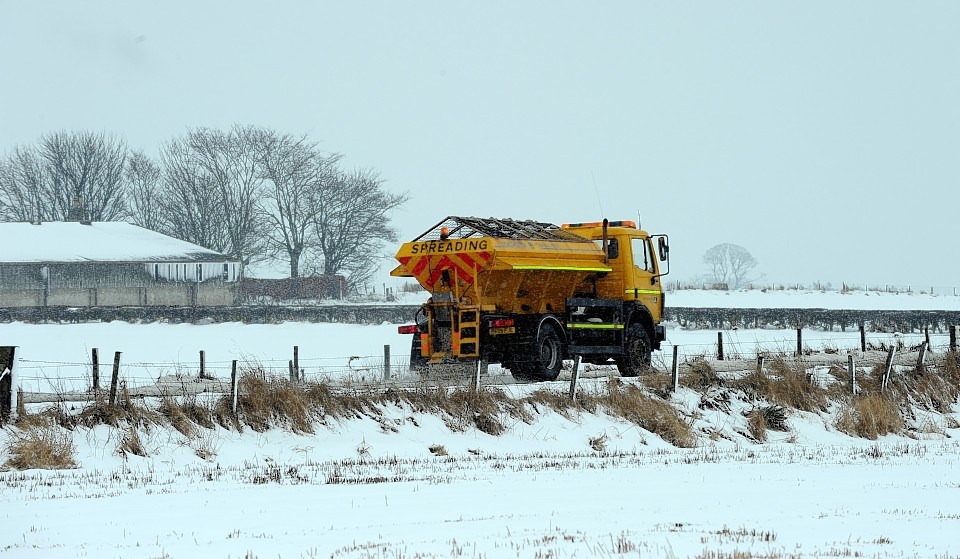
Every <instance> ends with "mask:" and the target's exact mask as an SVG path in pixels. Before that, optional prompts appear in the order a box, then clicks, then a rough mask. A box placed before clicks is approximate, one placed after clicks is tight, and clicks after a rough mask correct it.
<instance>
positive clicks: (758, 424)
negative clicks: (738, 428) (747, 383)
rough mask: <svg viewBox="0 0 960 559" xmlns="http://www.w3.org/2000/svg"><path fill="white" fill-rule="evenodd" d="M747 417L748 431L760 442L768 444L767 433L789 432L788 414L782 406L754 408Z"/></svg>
mask: <svg viewBox="0 0 960 559" xmlns="http://www.w3.org/2000/svg"><path fill="white" fill-rule="evenodd" d="M744 415H746V416H747V429H748V430H749V431H750V436H752V437H753V438H754V439H755V440H757V441H758V442H761V443H762V442H766V440H767V431H768V430H770V431H787V430H788V429H787V413H786V410H784V409H783V408H782V407H780V406H764V407H762V408H753V409H752V410H750V411H749V412H746V413H745V414H744Z"/></svg>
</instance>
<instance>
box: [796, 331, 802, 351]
mask: <svg viewBox="0 0 960 559" xmlns="http://www.w3.org/2000/svg"><path fill="white" fill-rule="evenodd" d="M802 355H803V329H802V328H797V357H801V356H802Z"/></svg>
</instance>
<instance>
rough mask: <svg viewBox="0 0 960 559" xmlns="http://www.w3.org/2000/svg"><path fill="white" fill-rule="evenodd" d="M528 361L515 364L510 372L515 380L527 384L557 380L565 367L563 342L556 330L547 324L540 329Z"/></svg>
mask: <svg viewBox="0 0 960 559" xmlns="http://www.w3.org/2000/svg"><path fill="white" fill-rule="evenodd" d="M527 359H528V360H526V361H520V362H517V363H514V364H513V365H514V366H513V368H511V369H510V372H511V373H512V374H513V377H514V378H515V379H517V380H521V381H526V382H530V381H534V382H538V381H550V380H557V377H559V376H560V369H561V368H562V367H563V341H562V340H561V338H560V334H559V333H558V332H557V329H556V328H554V327H553V326H550V325H547V324H545V325H543V326H542V327H541V328H540V331H539V332H537V338H536V340H534V343H533V347H532V351H531V352H530V355H529V357H528V358H527Z"/></svg>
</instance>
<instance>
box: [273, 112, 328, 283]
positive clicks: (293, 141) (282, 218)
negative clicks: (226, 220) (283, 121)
mask: <svg viewBox="0 0 960 559" xmlns="http://www.w3.org/2000/svg"><path fill="white" fill-rule="evenodd" d="M255 137H256V146H257V160H258V162H259V164H260V167H261V169H262V172H263V176H264V178H265V179H266V182H267V185H266V191H267V194H266V195H265V196H264V203H263V208H264V215H265V217H266V220H267V222H268V223H269V225H270V228H269V232H268V240H269V242H270V245H271V246H270V248H271V250H272V251H273V252H274V253H275V254H280V255H283V256H284V257H285V258H286V259H287V260H288V262H289V263H290V277H292V278H295V277H299V276H300V260H301V257H302V256H303V254H304V251H305V250H306V249H307V247H308V245H309V243H310V242H311V240H312V238H313V236H312V234H311V231H310V227H311V225H312V224H313V221H314V218H315V217H316V213H317V211H319V206H318V205H317V204H311V203H310V201H311V195H312V193H313V192H316V191H323V190H325V189H326V186H325V185H326V184H328V183H329V182H330V181H331V179H332V178H333V177H334V176H335V168H336V167H335V166H336V164H337V162H338V161H339V159H340V156H339V155H329V156H324V155H322V154H321V153H320V151H319V150H318V148H317V145H316V144H315V143H314V142H311V141H310V140H309V139H308V138H307V136H305V135H304V136H292V135H290V134H281V133H278V132H275V131H272V130H264V129H260V130H258V131H257V134H256V136H255Z"/></svg>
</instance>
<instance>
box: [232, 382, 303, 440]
mask: <svg viewBox="0 0 960 559" xmlns="http://www.w3.org/2000/svg"><path fill="white" fill-rule="evenodd" d="M238 392H239V396H238V398H237V410H238V414H239V415H240V416H241V417H242V418H243V421H244V422H245V423H246V424H247V425H249V426H250V428H251V429H253V430H254V431H258V432H263V431H266V430H268V429H269V428H270V427H271V426H273V424H274V423H275V422H276V423H280V424H285V425H287V426H289V427H290V430H291V431H293V432H294V433H313V421H312V415H311V413H310V401H309V399H308V397H307V392H306V391H305V390H303V389H302V388H301V387H299V386H297V385H296V384H294V383H292V382H290V380H288V379H285V378H280V377H275V376H271V375H268V374H267V373H266V372H265V371H263V370H262V369H255V370H251V371H247V372H244V373H243V374H242V375H241V377H240V380H239V382H238Z"/></svg>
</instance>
